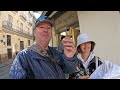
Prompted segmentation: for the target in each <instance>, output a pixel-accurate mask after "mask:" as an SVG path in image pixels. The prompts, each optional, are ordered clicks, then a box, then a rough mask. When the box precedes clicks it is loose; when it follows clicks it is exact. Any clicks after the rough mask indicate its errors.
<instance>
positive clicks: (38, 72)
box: [9, 16, 78, 79]
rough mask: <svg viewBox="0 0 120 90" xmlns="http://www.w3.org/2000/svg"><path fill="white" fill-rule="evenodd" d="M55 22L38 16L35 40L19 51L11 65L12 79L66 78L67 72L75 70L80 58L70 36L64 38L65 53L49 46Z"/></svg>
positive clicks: (10, 75)
mask: <svg viewBox="0 0 120 90" xmlns="http://www.w3.org/2000/svg"><path fill="white" fill-rule="evenodd" d="M52 27H53V22H52V21H51V20H50V19H48V18H47V17H45V16H41V17H39V18H38V20H37V21H36V24H35V28H34V35H35V42H34V43H33V45H31V46H29V47H28V48H26V49H24V50H22V51H21V52H19V53H18V54H17V56H16V58H15V60H14V62H13V64H12V66H11V69H10V73H9V78H10V79H65V73H66V74H71V73H73V72H74V71H75V68H76V65H77V63H78V59H77V57H76V54H75V53H76V48H75V46H74V44H73V41H72V40H71V38H70V37H65V38H64V39H63V40H62V43H63V47H64V53H63V54H61V53H59V52H58V51H57V50H56V49H55V48H53V47H50V46H49V42H50V39H51V37H52Z"/></svg>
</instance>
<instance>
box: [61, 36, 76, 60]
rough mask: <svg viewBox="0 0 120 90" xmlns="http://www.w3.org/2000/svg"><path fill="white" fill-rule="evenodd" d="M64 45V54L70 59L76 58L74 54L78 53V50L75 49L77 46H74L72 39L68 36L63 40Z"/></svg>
mask: <svg viewBox="0 0 120 90" xmlns="http://www.w3.org/2000/svg"><path fill="white" fill-rule="evenodd" d="M62 44H63V48H64V54H65V55H66V56H67V57H68V58H72V57H73V56H74V54H75V53H76V48H75V45H74V43H73V41H72V39H71V37H69V36H66V37H65V38H64V39H63V40H62Z"/></svg>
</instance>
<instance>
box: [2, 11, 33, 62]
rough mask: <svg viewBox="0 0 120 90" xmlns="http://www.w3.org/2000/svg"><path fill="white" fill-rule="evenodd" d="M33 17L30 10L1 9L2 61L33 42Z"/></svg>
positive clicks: (13, 56)
mask: <svg viewBox="0 0 120 90" xmlns="http://www.w3.org/2000/svg"><path fill="white" fill-rule="evenodd" d="M33 18H34V15H33V13H32V12H30V11H0V63H3V62H5V61H6V60H8V59H14V58H15V56H16V54H17V53H18V52H19V51H21V50H23V49H24V48H27V47H28V46H30V45H31V44H32V43H33V27H34V22H33Z"/></svg>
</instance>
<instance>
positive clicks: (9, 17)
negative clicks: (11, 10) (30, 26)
mask: <svg viewBox="0 0 120 90" xmlns="http://www.w3.org/2000/svg"><path fill="white" fill-rule="evenodd" d="M12 22H13V17H12V16H11V15H9V14H8V21H7V26H8V27H9V28H12Z"/></svg>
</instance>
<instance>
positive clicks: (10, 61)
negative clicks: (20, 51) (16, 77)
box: [0, 59, 13, 68]
mask: <svg viewBox="0 0 120 90" xmlns="http://www.w3.org/2000/svg"><path fill="white" fill-rule="evenodd" d="M12 63H13V59H9V60H8V61H6V62H5V63H2V64H0V68H2V67H5V66H6V65H9V64H12Z"/></svg>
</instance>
